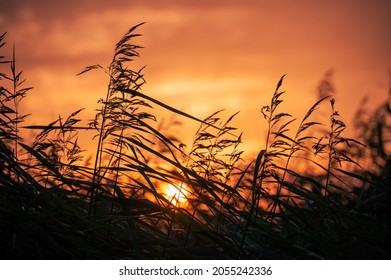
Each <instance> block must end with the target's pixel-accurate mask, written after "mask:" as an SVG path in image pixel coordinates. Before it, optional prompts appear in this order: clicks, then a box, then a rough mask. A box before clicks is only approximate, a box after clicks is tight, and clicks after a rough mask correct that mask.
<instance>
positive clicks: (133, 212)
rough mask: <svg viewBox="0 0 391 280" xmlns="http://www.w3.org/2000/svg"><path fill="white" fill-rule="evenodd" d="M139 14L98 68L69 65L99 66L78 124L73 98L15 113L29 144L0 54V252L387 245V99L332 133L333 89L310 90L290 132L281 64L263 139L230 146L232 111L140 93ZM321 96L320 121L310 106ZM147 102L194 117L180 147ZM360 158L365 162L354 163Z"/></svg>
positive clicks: (347, 251) (283, 255)
mask: <svg viewBox="0 0 391 280" xmlns="http://www.w3.org/2000/svg"><path fill="white" fill-rule="evenodd" d="M141 25H142V24H139V25H136V26H134V27H132V28H130V29H129V31H128V32H127V33H126V34H125V35H124V36H123V38H121V40H120V41H119V42H118V43H117V45H116V46H115V50H114V56H113V60H112V62H111V64H110V65H109V66H108V67H107V68H105V67H102V66H101V65H98V64H97V65H93V66H89V67H87V68H86V69H85V70H83V71H82V72H81V73H80V74H85V73H86V72H89V71H92V70H94V71H95V70H101V71H104V72H105V73H106V74H107V75H108V78H109V83H108V87H107V93H106V96H105V97H104V99H101V100H99V103H100V105H101V108H100V109H98V110H97V113H96V116H95V117H94V118H93V119H92V120H91V121H90V122H89V125H88V126H82V125H80V122H81V120H80V119H79V118H78V114H79V113H80V111H81V110H77V111H75V112H74V113H73V114H71V115H70V116H69V117H67V118H64V119H63V118H61V117H60V118H59V119H58V120H56V121H54V122H52V123H50V124H48V125H41V126H25V128H28V129H35V130H38V131H39V133H38V135H37V136H36V138H35V141H34V142H33V143H32V144H31V145H27V144H26V143H24V142H23V139H21V138H20V133H19V130H20V126H21V123H22V122H23V120H24V118H25V116H22V115H20V113H19V111H18V104H19V103H20V102H21V101H22V99H23V98H24V97H25V95H26V94H27V92H28V91H30V90H31V88H29V87H27V88H22V84H23V80H22V78H21V76H22V72H17V71H16V67H15V65H16V59H15V52H14V53H13V56H12V58H11V60H7V59H6V58H5V57H3V56H1V57H0V60H1V61H0V62H1V65H3V66H6V69H5V70H4V71H3V70H2V71H1V74H0V78H1V82H2V85H1V87H0V89H1V96H0V97H1V110H0V119H1V123H0V215H1V220H2V222H1V228H0V243H1V247H2V248H3V250H2V251H1V254H2V255H1V257H2V258H3V259H387V258H390V257H391V241H390V240H391V238H390V222H389V213H390V206H389V201H390V200H389V198H390V191H389V179H390V177H389V168H390V155H389V151H388V150H387V144H388V141H389V136H390V126H389V125H388V124H387V123H386V122H385V121H386V120H388V119H389V116H390V113H391V110H390V109H389V108H390V107H389V103H387V102H386V103H385V105H384V106H383V107H382V108H383V109H382V110H377V111H376V112H375V114H374V115H373V116H372V117H369V118H367V119H365V116H369V115H370V114H369V113H368V112H365V113H363V112H360V111H359V113H358V115H357V117H356V121H357V124H356V125H357V126H358V127H359V128H362V130H360V131H361V134H360V135H359V136H358V137H357V139H353V138H347V137H345V136H344V129H345V124H344V122H343V121H342V119H341V117H340V115H339V113H338V111H337V109H336V102H335V100H334V99H333V98H332V97H330V96H328V95H326V94H324V92H322V93H321V96H320V99H319V100H318V101H317V102H315V104H314V105H313V106H312V107H310V109H309V110H308V111H307V112H306V113H305V114H304V117H302V119H301V121H300V123H299V125H298V128H297V129H296V131H295V132H291V127H292V126H293V124H295V123H296V119H295V118H293V117H292V116H291V115H290V114H289V113H286V112H280V111H279V108H280V107H279V105H280V104H281V103H282V102H283V96H284V94H285V92H284V91H281V87H282V85H283V79H284V76H282V77H281V79H280V81H279V82H278V83H277V86H276V90H275V92H274V93H273V95H272V98H271V101H270V104H269V105H266V106H263V107H261V113H260V117H263V118H264V120H265V125H266V127H267V135H266V141H265V143H266V144H265V147H262V148H261V149H260V152H259V154H258V156H257V157H254V158H253V159H251V158H250V159H248V158H243V157H242V155H243V151H242V150H241V145H240V144H241V143H242V134H241V133H240V132H238V128H236V127H233V126H231V122H232V120H233V119H234V118H235V116H236V115H237V114H233V115H231V116H230V117H228V118H227V119H224V118H223V117H222V115H223V112H222V111H217V112H215V113H213V114H211V115H210V116H208V117H206V118H205V119H200V118H198V117H195V116H192V115H189V114H187V113H186V112H183V111H181V110H178V109H176V108H173V107H171V106H169V105H168V104H165V103H163V102H161V101H159V100H156V99H155V98H153V97H151V96H148V95H145V94H143V93H142V90H141V89H142V85H143V84H144V82H145V80H144V77H143V73H142V70H143V69H140V70H137V71H134V70H131V68H130V65H131V62H132V61H133V60H134V59H136V58H137V57H138V56H139V52H138V51H139V49H140V48H141V47H140V46H138V45H135V44H134V43H133V41H134V40H135V39H137V37H138V36H140V34H137V33H135V31H136V30H137V29H138V28H139V27H140V26H141ZM4 44H5V34H4V35H2V36H1V37H0V46H1V47H2V46H4ZM7 67H8V68H7ZM7 69H8V70H7ZM327 82H328V81H325V84H327ZM327 103H329V108H330V117H329V125H328V126H325V125H323V124H321V123H320V122H319V121H318V120H317V119H318V118H317V115H316V111H317V108H319V107H320V106H327ZM157 107H159V108H161V109H164V110H166V111H167V112H169V113H171V114H173V115H175V116H181V117H184V118H187V119H189V120H191V121H194V122H196V123H198V125H199V129H198V130H197V132H196V134H195V136H194V142H193V144H192V145H191V147H186V146H184V145H183V144H182V143H181V142H180V140H179V139H178V136H177V135H172V134H170V132H169V131H166V130H165V129H164V127H163V125H162V123H161V122H159V120H157V118H156V116H155V115H154V110H155V109H156V108H157ZM363 108H364V106H363V107H362V109H363ZM176 124H177V123H176V121H175V119H174V120H173V121H172V123H169V124H168V126H170V125H176ZM325 127H328V129H325ZM86 130H90V131H94V132H95V134H96V137H97V139H98V143H97V146H96V150H95V153H94V156H95V159H94V162H93V163H92V164H88V163H86V162H85V161H84V158H83V148H82V147H80V146H79V142H78V139H79V137H81V136H82V134H83V132H84V131H86ZM374 135H376V137H375V136H374ZM361 142H362V143H363V144H365V145H363V144H361ZM370 161H374V162H376V167H374V166H372V167H373V168H371V169H368V168H366V166H367V165H370V163H369V164H368V162H370ZM167 184H171V185H172V186H176V187H177V188H178V189H179V191H180V192H181V193H182V195H183V196H185V197H186V205H185V206H183V207H182V206H179V205H178V204H176V203H175V201H174V200H175V198H172V197H171V198H170V197H168V196H166V195H165V194H164V192H163V191H162V188H163V186H164V185H167ZM184 187H185V188H186V192H185V191H183V188H184Z"/></svg>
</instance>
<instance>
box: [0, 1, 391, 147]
mask: <svg viewBox="0 0 391 280" xmlns="http://www.w3.org/2000/svg"><path fill="white" fill-rule="evenodd" d="M390 12H391V2H390V1H389V0H340V1H331V0H323V1H315V0H313V1H310V0H296V1H290V0H275V1H270V0H267V1H266V0H258V1H255V0H247V1H234V0H224V1H223V0H215V1H206V0H205V1H204V0H198V1H196V0H186V1H185V0H173V1H159V0H152V1H139V0H137V1H125V0H113V1H94V0H86V1H71V0H67V1H50V0H36V1H27V0H22V1H18V0H1V2H0V32H1V33H3V32H5V31H6V32H7V41H8V47H11V46H12V44H13V42H15V44H16V57H17V67H18V68H19V70H23V73H24V77H25V78H26V79H27V81H26V83H25V84H26V85H28V86H33V87H34V89H33V91H32V92H31V93H30V95H29V96H28V97H27V98H26V99H25V101H24V103H23V104H22V106H23V107H22V109H23V111H24V113H31V114H32V115H31V116H30V117H29V118H28V119H27V121H26V122H27V124H47V123H48V122H49V121H52V120H54V119H56V118H57V117H58V116H59V115H62V116H67V115H68V114H70V113H72V112H73V111H76V110H77V109H79V108H87V109H86V110H85V111H84V113H83V114H84V115H83V117H85V118H93V114H94V110H95V109H96V108H98V104H97V100H98V99H99V98H103V97H104V96H105V92H106V85H107V78H106V76H105V75H103V74H102V73H99V72H97V73H88V74H86V75H82V76H76V74H77V73H79V72H80V71H82V70H83V69H84V68H85V67H86V66H89V65H93V64H97V63H99V64H101V65H102V66H108V64H109V63H110V61H111V59H112V55H113V48H114V46H115V44H116V43H117V41H118V40H119V39H120V38H121V37H122V36H123V35H124V34H125V32H126V31H127V30H128V29H129V28H130V27H131V26H134V25H136V24H138V23H141V22H146V24H144V25H142V26H141V27H140V28H139V29H138V32H139V33H141V34H142V37H139V38H138V39H137V41H135V43H136V44H139V45H142V46H143V47H144V48H143V49H142V50H140V54H141V56H140V58H139V59H137V61H135V62H134V70H138V69H139V68H141V67H143V66H146V68H145V69H144V71H143V72H144V75H145V78H146V80H147V84H146V85H145V86H144V87H143V88H142V91H143V93H145V94H148V95H150V96H152V97H154V98H156V99H159V100H161V101H164V102H166V103H168V104H169V105H171V106H173V107H176V108H178V109H181V110H184V111H186V112H188V113H191V114H193V115H196V116H197V117H199V118H204V117H206V116H208V115H210V114H211V113H213V112H215V111H216V110H219V109H225V111H224V114H225V115H224V116H226V117H228V116H229V115H231V114H234V113H236V112H237V111H240V113H239V115H238V116H237V117H236V120H235V123H234V124H235V125H237V126H238V127H239V130H240V131H243V132H244V135H243V141H244V143H245V144H246V145H248V149H255V150H257V149H260V148H261V147H262V143H263V139H264V133H265V123H264V122H263V118H262V114H261V112H260V109H261V108H262V106H264V105H267V104H269V102H270V98H271V96H272V94H273V92H274V89H275V86H276V84H277V82H278V80H279V79H280V77H281V76H282V75H284V74H286V77H285V80H284V84H283V86H282V89H283V90H285V91H286V93H285V95H284V99H285V101H284V105H283V106H284V107H283V109H286V110H287V111H288V112H290V113H291V114H292V115H294V116H295V117H297V118H299V119H300V118H301V117H302V116H303V115H304V114H305V112H306V110H307V109H309V107H310V106H311V105H312V104H313V103H314V102H315V101H316V100H317V87H318V84H319V82H320V80H321V79H322V77H324V75H325V73H326V72H327V71H328V70H330V69H332V71H333V76H332V81H333V83H334V86H335V89H336V93H335V99H336V107H337V109H338V110H339V111H340V114H341V117H342V118H343V119H344V120H345V122H346V123H348V124H349V122H351V120H352V118H353V117H354V113H355V111H356V110H357V108H358V106H359V104H360V101H361V99H362V98H363V97H364V96H368V97H369V98H370V103H371V105H372V106H375V105H376V104H379V103H380V102H381V101H383V100H385V98H386V96H387V91H388V84H389V71H390V69H391V36H390V35H389V34H391V32H390V31H391V30H390V29H391V17H390ZM8 50H9V54H11V53H10V51H11V49H8ZM3 52H4V51H3ZM3 54H4V53H3ZM166 117H169V116H166ZM196 128H197V127H196V126H195V125H194V124H192V125H186V124H185V125H184V126H183V127H182V128H181V130H180V134H181V135H182V136H183V137H184V138H185V139H184V141H191V139H192V136H193V134H194V132H195V129H196ZM351 130H352V131H354V129H353V128H352V129H351Z"/></svg>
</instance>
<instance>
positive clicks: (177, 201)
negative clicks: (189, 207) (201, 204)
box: [164, 183, 189, 206]
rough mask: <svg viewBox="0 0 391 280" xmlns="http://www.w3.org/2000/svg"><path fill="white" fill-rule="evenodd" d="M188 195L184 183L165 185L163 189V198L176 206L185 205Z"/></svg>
mask: <svg viewBox="0 0 391 280" xmlns="http://www.w3.org/2000/svg"><path fill="white" fill-rule="evenodd" d="M188 193H189V191H188V188H187V186H186V185H185V184H184V183H178V184H167V185H166V187H165V188H164V196H165V197H166V198H167V199H168V200H170V201H171V203H172V204H174V205H176V206H183V205H184V204H186V202H187V195H188Z"/></svg>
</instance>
